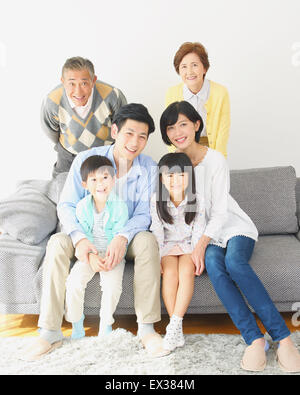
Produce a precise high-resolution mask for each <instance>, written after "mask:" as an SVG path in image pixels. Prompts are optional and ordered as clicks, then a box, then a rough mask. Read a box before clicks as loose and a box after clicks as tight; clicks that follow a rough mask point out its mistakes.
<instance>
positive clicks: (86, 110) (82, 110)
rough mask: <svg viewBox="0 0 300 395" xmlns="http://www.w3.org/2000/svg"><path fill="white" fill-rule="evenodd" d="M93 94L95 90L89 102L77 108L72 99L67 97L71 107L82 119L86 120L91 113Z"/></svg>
mask: <svg viewBox="0 0 300 395" xmlns="http://www.w3.org/2000/svg"><path fill="white" fill-rule="evenodd" d="M93 94H94V88H93V89H92V92H91V94H90V97H89V98H88V101H87V103H86V104H85V105H84V106H76V104H74V103H73V101H72V100H71V98H70V97H69V96H68V95H67V98H68V101H69V103H70V106H71V107H72V109H73V110H74V111H75V112H76V114H77V115H78V116H79V117H80V118H82V119H84V118H86V117H87V115H88V113H89V112H90V109H91V107H92V102H93Z"/></svg>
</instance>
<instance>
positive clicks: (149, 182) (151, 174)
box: [57, 145, 157, 243]
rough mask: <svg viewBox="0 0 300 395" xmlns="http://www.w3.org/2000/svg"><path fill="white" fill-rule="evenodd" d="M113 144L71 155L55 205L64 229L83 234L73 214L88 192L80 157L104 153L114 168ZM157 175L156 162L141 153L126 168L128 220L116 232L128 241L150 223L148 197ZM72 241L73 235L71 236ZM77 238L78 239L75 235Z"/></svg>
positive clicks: (123, 196)
mask: <svg viewBox="0 0 300 395" xmlns="http://www.w3.org/2000/svg"><path fill="white" fill-rule="evenodd" d="M113 149H114V145H109V146H102V147H94V148H91V149H89V150H87V151H83V152H80V153H79V154H77V156H76V158H75V159H74V161H73V163H72V166H71V168H70V171H69V174H68V176H67V179H66V182H65V185H64V188H63V190H62V193H61V196H60V200H59V202H58V205H57V213H58V218H59V220H60V222H61V224H62V226H63V231H64V232H65V233H67V234H68V235H70V236H71V237H72V235H73V236H74V235H75V234H76V233H77V235H78V232H80V234H84V232H83V229H82V227H81V225H80V224H79V222H78V220H77V218H76V214H75V212H76V205H77V203H78V202H79V201H80V200H81V199H82V198H84V197H85V196H86V195H87V194H88V193H89V192H88V191H87V190H86V189H84V188H83V186H82V184H81V182H82V180H81V175H80V167H81V164H82V163H83V161H84V160H85V159H86V158H88V157H89V156H92V155H103V156H106V157H107V158H108V159H110V161H111V162H112V164H113V166H114V168H115V169H116V164H115V161H114V157H113ZM156 177H157V165H156V162H154V160H153V159H152V158H150V156H147V155H144V154H140V155H139V156H137V157H136V158H135V159H134V161H133V164H132V167H131V169H130V172H128V175H127V179H126V183H125V184H124V185H123V189H124V191H125V193H124V191H123V193H122V198H123V199H124V201H125V202H126V204H127V207H128V216H129V220H128V222H127V224H126V225H125V227H124V228H123V229H122V230H121V231H120V232H119V233H118V234H119V235H122V236H125V237H126V238H127V239H128V243H130V241H131V240H132V239H133V237H134V236H135V235H136V234H137V233H138V232H141V231H145V230H148V229H149V226H150V224H151V216H150V199H151V196H152V194H153V193H154V191H155V187H156ZM72 240H73V243H74V238H73V237H72ZM77 240H79V239H78V238H77Z"/></svg>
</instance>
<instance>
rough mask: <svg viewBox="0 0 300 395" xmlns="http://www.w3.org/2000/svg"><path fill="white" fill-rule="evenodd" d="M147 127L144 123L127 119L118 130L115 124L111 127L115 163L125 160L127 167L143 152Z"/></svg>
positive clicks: (146, 137)
mask: <svg viewBox="0 0 300 395" xmlns="http://www.w3.org/2000/svg"><path fill="white" fill-rule="evenodd" d="M148 130H149V126H148V125H147V124H146V123H143V122H138V121H135V120H133V119H127V120H126V121H125V123H124V124H123V126H122V127H121V129H120V130H118V127H117V125H116V124H113V125H112V127H111V136H112V138H113V139H114V140H115V146H114V153H113V155H114V159H115V162H116V163H119V162H120V160H122V159H125V160H126V161H127V164H128V165H129V167H130V166H131V164H132V162H133V161H134V159H135V158H136V157H137V156H138V155H139V154H140V153H141V152H142V151H143V149H144V148H145V146H146V144H147V141H148Z"/></svg>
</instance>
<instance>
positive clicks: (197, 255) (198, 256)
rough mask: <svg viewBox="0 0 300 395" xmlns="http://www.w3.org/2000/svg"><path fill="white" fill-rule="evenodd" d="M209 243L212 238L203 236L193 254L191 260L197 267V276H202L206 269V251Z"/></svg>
mask: <svg viewBox="0 0 300 395" xmlns="http://www.w3.org/2000/svg"><path fill="white" fill-rule="evenodd" d="M209 241H210V238H209V237H207V236H205V235H203V236H202V237H201V238H200V240H199V241H198V243H197V245H196V247H195V249H194V251H193V252H192V255H191V258H192V261H193V262H194V265H195V275H196V276H201V274H202V273H203V271H204V269H205V251H206V247H207V245H208V243H209Z"/></svg>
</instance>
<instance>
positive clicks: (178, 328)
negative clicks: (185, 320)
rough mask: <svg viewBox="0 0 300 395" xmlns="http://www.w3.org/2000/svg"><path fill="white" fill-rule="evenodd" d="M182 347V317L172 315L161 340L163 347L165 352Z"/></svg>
mask: <svg viewBox="0 0 300 395" xmlns="http://www.w3.org/2000/svg"><path fill="white" fill-rule="evenodd" d="M183 345H184V336H183V331H182V317H178V316H176V315H174V314H173V315H172V317H171V319H170V322H169V324H168V326H167V328H166V335H165V337H164V339H163V347H164V348H165V349H166V350H170V351H173V350H175V348H176V347H182V346H183Z"/></svg>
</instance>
